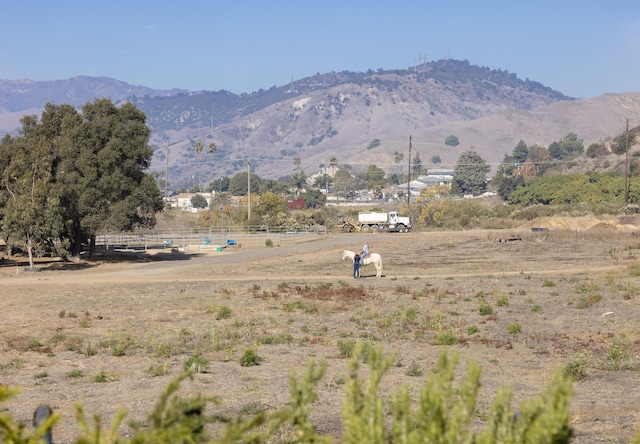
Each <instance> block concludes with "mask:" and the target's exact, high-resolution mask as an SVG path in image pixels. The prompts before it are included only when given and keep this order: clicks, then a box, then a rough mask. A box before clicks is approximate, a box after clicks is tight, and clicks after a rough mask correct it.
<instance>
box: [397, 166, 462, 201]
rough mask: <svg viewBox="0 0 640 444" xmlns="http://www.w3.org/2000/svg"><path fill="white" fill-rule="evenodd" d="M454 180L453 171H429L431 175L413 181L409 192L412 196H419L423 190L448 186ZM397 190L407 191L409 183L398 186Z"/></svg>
mask: <svg viewBox="0 0 640 444" xmlns="http://www.w3.org/2000/svg"><path fill="white" fill-rule="evenodd" d="M452 180H453V170H438V171H436V170H434V171H429V174H427V175H426V176H419V177H418V178H417V179H414V180H412V181H411V182H410V183H409V191H410V192H411V195H412V196H419V195H420V191H422V189H423V188H426V187H432V186H435V185H447V184H450V183H451V181H452ZM395 189H397V190H400V191H405V190H406V189H407V183H406V182H405V183H401V184H399V185H396V186H395Z"/></svg>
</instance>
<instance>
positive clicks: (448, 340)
mask: <svg viewBox="0 0 640 444" xmlns="http://www.w3.org/2000/svg"><path fill="white" fill-rule="evenodd" d="M457 343H458V338H457V337H456V335H455V334H453V332H452V331H451V330H445V331H442V332H440V333H438V336H436V344H438V345H453V344H457Z"/></svg>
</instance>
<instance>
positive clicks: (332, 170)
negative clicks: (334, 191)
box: [307, 165, 340, 186]
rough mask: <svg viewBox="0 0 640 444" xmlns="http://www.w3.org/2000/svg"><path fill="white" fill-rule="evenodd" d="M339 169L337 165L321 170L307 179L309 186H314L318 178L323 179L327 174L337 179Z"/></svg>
mask: <svg viewBox="0 0 640 444" xmlns="http://www.w3.org/2000/svg"><path fill="white" fill-rule="evenodd" d="M339 169H340V168H338V166H337V165H329V166H326V167H323V168H320V170H319V171H318V172H317V173H314V174H312V175H311V176H309V177H307V185H309V186H312V185H313V183H314V182H315V181H316V178H317V177H322V176H323V175H325V174H326V175H327V176H329V177H335V176H336V173H337V172H338V170H339Z"/></svg>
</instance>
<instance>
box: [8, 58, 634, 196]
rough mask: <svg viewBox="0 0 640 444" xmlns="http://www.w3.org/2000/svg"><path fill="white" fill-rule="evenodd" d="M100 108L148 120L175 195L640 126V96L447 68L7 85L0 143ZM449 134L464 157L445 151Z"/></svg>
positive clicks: (595, 137)
mask: <svg viewBox="0 0 640 444" xmlns="http://www.w3.org/2000/svg"><path fill="white" fill-rule="evenodd" d="M92 97H111V98H112V99H113V100H114V102H119V101H122V100H131V101H132V102H134V103H136V105H137V106H138V107H140V108H141V109H142V110H143V111H144V112H145V113H146V115H147V122H148V124H149V126H150V127H151V128H152V140H151V144H152V146H153V147H154V150H155V155H154V159H153V163H152V169H154V170H157V171H158V172H159V174H160V175H164V172H165V168H166V165H167V159H166V157H165V156H166V153H167V148H169V150H170V155H169V162H168V163H169V181H170V183H171V184H172V187H173V188H175V187H180V186H188V185H191V184H194V182H195V181H196V180H198V181H199V182H200V183H208V182H210V181H211V180H213V179H216V178H218V177H220V176H222V175H228V176H230V175H233V174H235V173H236V172H238V171H246V168H247V162H248V161H250V162H251V166H252V170H253V171H254V172H256V173H257V174H258V175H260V176H261V177H263V178H277V177H281V176H286V175H288V174H290V173H291V172H292V171H293V168H294V165H293V162H294V158H296V157H299V158H300V159H301V161H302V165H301V166H302V168H303V169H304V170H305V172H307V174H311V173H313V172H315V171H316V170H317V169H318V168H319V166H321V165H323V164H325V165H326V164H328V163H329V159H330V158H331V157H333V156H335V157H336V158H337V159H338V163H339V164H340V165H341V166H345V165H346V166H348V167H350V168H351V169H352V170H353V171H354V172H360V171H363V170H365V169H366V168H367V167H368V165H369V164H372V163H375V164H376V165H378V166H379V167H381V168H383V169H385V170H387V171H388V172H389V173H392V172H398V171H400V169H401V168H405V169H406V167H405V166H403V165H402V164H396V163H395V162H394V152H396V151H398V152H402V153H404V154H405V159H406V155H407V151H408V142H409V135H411V136H412V140H413V152H412V157H414V156H415V155H416V153H417V154H419V156H420V157H421V159H422V163H423V165H425V166H433V165H431V164H430V162H431V158H432V157H433V156H439V157H440V159H441V160H442V163H441V164H439V165H437V166H439V167H444V166H452V165H454V164H455V162H456V160H457V158H458V156H459V155H460V153H461V152H463V151H466V150H469V149H474V150H476V151H478V152H479V153H480V154H481V155H482V156H483V158H485V159H486V160H487V161H488V162H489V163H491V164H496V163H498V162H499V161H500V160H502V158H503V156H504V154H505V153H508V152H511V150H512V149H513V148H514V146H515V145H516V144H517V143H518V141H519V140H521V139H522V140H524V141H525V142H527V144H529V145H531V144H539V145H542V146H547V145H548V144H549V143H551V142H553V141H555V140H558V139H560V138H562V137H563V136H564V135H566V134H567V133H568V132H574V133H576V134H578V136H579V137H580V138H582V139H584V142H585V146H588V144H590V143H592V142H597V141H603V140H606V139H607V138H611V137H614V136H615V135H617V134H619V133H620V132H621V131H622V130H623V129H624V128H623V126H624V120H625V119H626V118H629V119H630V120H631V121H632V123H634V124H635V122H638V121H639V120H640V116H639V114H640V93H629V94H619V95H605V96H601V97H596V98H592V99H586V100H579V101H578V100H573V99H571V98H569V97H566V96H565V95H563V94H562V93H560V92H558V91H554V90H552V89H550V88H548V87H545V86H544V85H541V84H540V83H538V82H534V81H530V80H528V79H527V80H521V79H518V77H517V76H516V74H514V73H509V72H506V71H502V70H491V69H489V68H485V67H479V66H474V65H470V64H469V63H468V62H467V61H455V60H440V61H437V62H429V63H425V64H423V65H420V66H417V67H412V68H409V69H403V70H390V71H382V70H379V71H376V72H374V71H368V72H366V73H354V72H348V71H344V72H340V73H336V72H331V73H325V74H317V75H315V76H312V77H308V78H305V79H301V80H298V81H296V82H293V83H291V84H288V85H285V86H281V87H276V86H273V87H271V88H269V89H268V90H259V91H257V92H252V93H250V94H248V93H246V94H240V95H236V94H233V93H230V92H227V91H217V92H212V91H201V92H188V91H184V90H177V89H176V90H171V91H156V90H152V89H149V88H145V87H137V86H132V85H129V84H127V83H125V82H120V81H117V80H114V79H107V78H87V77H76V78H74V79H69V80H67V81H60V82H29V81H6V80H0V134H1V133H2V132H10V133H13V134H15V133H16V130H17V127H18V121H19V119H20V117H21V116H22V115H24V114H38V113H39V112H40V111H39V110H40V109H41V107H42V106H43V105H44V103H46V102H47V101H52V102H54V103H72V104H74V105H76V106H80V105H82V104H83V103H85V102H86V101H88V100H92ZM21 107H23V108H24V109H23V110H19V108H21ZM452 134H453V135H456V136H457V137H458V138H459V140H460V145H458V146H456V147H450V146H447V145H446V144H445V143H444V140H445V138H446V137H447V136H449V135H452ZM196 140H200V141H202V142H203V143H204V144H205V146H207V145H208V144H209V143H211V142H215V143H216V144H217V146H218V151H217V152H216V154H215V156H211V155H210V154H208V153H202V155H201V156H198V155H196V153H195V152H194V150H193V144H194V143H195V141H196ZM374 140H377V141H379V142H380V143H379V144H371V142H372V141H374ZM373 145H378V146H376V147H375V148H372V149H367V148H371V147H372V146H373ZM405 161H406V160H405Z"/></svg>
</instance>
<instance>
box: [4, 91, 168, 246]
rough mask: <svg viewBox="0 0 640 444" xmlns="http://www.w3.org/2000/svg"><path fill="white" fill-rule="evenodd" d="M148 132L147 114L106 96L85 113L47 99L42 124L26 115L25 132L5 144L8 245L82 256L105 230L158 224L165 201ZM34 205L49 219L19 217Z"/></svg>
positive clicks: (23, 121)
mask: <svg viewBox="0 0 640 444" xmlns="http://www.w3.org/2000/svg"><path fill="white" fill-rule="evenodd" d="M149 135H150V129H149V128H148V127H147V125H146V118H145V115H144V113H143V112H142V111H140V110H139V109H138V108H136V107H135V105H133V104H131V103H125V104H124V105H122V106H116V105H115V104H113V102H111V100H108V99H97V100H95V101H94V102H88V103H87V104H85V105H84V106H83V108H82V112H81V113H79V112H78V111H77V110H76V109H75V108H74V107H72V106H70V105H54V104H47V105H46V106H45V110H44V112H43V113H42V116H41V119H40V121H38V120H37V118H36V117H35V116H26V117H24V118H23V119H22V129H21V132H20V135H19V136H17V137H15V138H12V137H5V138H4V139H3V140H2V143H1V144H0V169H1V172H2V188H1V190H0V194H1V195H0V203H2V204H3V205H2V206H1V207H0V220H1V221H2V225H1V230H2V233H3V235H4V237H5V239H7V240H8V243H9V244H10V246H14V247H20V248H22V247H23V246H25V245H28V242H32V243H33V244H34V245H36V244H37V245H41V246H46V245H47V244H51V245H55V247H56V249H57V250H58V252H59V253H61V254H71V255H79V254H80V252H81V251H82V249H83V246H84V245H85V244H87V243H89V244H90V246H91V248H90V252H91V253H93V250H94V246H95V236H96V235H97V234H98V233H99V232H101V231H108V230H111V231H123V230H132V229H135V228H139V227H150V226H153V225H154V224H155V214H156V212H158V211H160V210H161V209H162V206H163V204H162V196H161V193H160V190H159V189H158V186H157V184H156V182H155V180H154V178H153V176H152V175H151V174H149V173H148V172H147V169H148V167H149V164H150V162H151V156H152V155H153V150H152V148H151V147H150V146H149V145H148V141H149ZM29 178H31V179H30V180H29ZM18 185H19V186H18ZM29 202H30V203H31V206H32V207H33V209H32V210H31V213H33V211H35V210H36V209H37V210H38V214H44V215H45V216H44V219H42V220H41V219H37V218H36V219H33V218H25V217H24V216H21V214H23V213H24V212H25V211H27V210H26V208H28V205H27V203H29ZM18 209H19V210H18ZM31 213H30V214H31ZM29 219H33V220H32V221H29ZM34 224H42V225H43V227H45V228H46V229H44V228H40V229H37V230H34V228H33V225H34ZM29 225H30V226H32V228H31V229H30V230H31V231H29V230H25V228H24V227H25V226H29ZM19 227H22V228H21V229H18V228H19ZM27 231H29V234H28V233H27ZM32 233H36V235H35V236H34V235H32ZM20 239H22V240H20Z"/></svg>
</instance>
